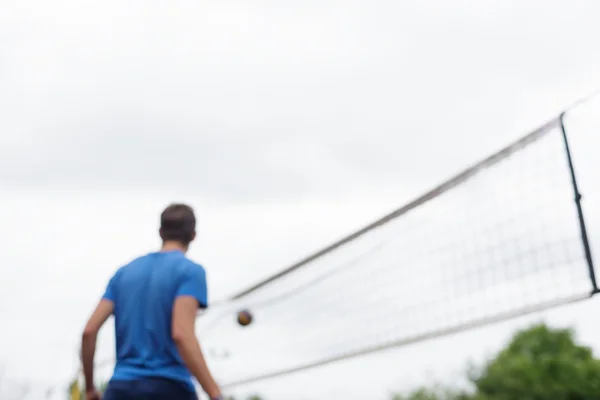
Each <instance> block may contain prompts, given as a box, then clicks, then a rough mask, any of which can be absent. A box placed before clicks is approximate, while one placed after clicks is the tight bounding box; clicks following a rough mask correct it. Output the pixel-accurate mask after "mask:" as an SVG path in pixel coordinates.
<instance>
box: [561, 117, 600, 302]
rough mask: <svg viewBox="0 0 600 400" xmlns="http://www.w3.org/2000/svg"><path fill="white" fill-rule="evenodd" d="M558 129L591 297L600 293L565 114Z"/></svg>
mask: <svg viewBox="0 0 600 400" xmlns="http://www.w3.org/2000/svg"><path fill="white" fill-rule="evenodd" d="M559 119H560V129H561V131H562V136H563V140H564V143H565V151H566V153H567V161H568V162H569V170H570V172H571V181H572V183H573V192H574V193H575V206H576V207H577V215H578V217H579V228H580V229H581V240H582V242H583V250H584V252H585V259H586V261H587V264H588V269H589V273H590V280H591V281H592V295H594V294H596V293H600V290H598V283H597V282H596V272H595V270H594V260H593V259H592V251H591V250H590V242H589V240H588V235H587V229H586V228H585V219H584V218H583V209H582V208H581V193H580V192H579V187H578V186H577V178H576V177H575V168H574V167H573V158H572V157H571V149H570V147H569V140H568V138H567V130H566V129H565V113H564V112H562V113H561V114H560V117H559Z"/></svg>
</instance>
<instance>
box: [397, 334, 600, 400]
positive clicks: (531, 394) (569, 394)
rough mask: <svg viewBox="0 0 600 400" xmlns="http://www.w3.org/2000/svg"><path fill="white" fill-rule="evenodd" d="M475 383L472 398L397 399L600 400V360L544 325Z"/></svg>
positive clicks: (426, 396)
mask: <svg viewBox="0 0 600 400" xmlns="http://www.w3.org/2000/svg"><path fill="white" fill-rule="evenodd" d="M469 380H470V381H471V383H472V385H473V391H472V393H470V394H469V393H457V392H453V391H451V390H447V389H444V388H434V389H426V388H423V389H419V390H416V391H414V392H412V393H410V394H408V395H407V396H400V395H396V396H395V397H393V400H517V399H518V400H600V360H597V359H595V358H594V356H593V353H592V350H591V349H590V348H588V347H585V346H582V345H579V344H577V343H576V342H575V339H574V334H573V332H572V330H569V329H551V328H549V327H548V326H546V325H543V324H542V325H536V326H533V327H531V328H529V329H526V330H523V331H519V332H517V333H516V334H515V335H514V336H513V338H512V340H511V341H510V343H509V344H508V345H507V346H506V348H504V349H503V350H502V351H500V352H499V353H498V354H497V355H496V356H495V357H494V358H493V359H491V360H490V361H489V362H488V363H486V364H485V365H483V366H482V367H481V368H479V371H477V372H475V373H471V374H470V377H469Z"/></svg>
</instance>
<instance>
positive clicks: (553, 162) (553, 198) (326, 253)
mask: <svg viewBox="0 0 600 400" xmlns="http://www.w3.org/2000/svg"><path fill="white" fill-rule="evenodd" d="M562 122H563V115H562V114H561V115H560V116H558V117H557V118H555V119H553V120H551V121H549V122H548V123H546V124H545V125H544V126H542V127H540V128H539V129H537V130H535V131H534V132H532V133H530V134H528V135H527V136H525V137H523V138H522V139H520V140H518V141H516V142H514V143H513V144H511V145H510V146H508V147H506V148H504V149H503V150H501V151H499V152H498V153H496V154H494V155H492V156H490V157H488V158H486V159H484V160H482V161H481V162H480V163H477V164H476V165H474V166H472V167H471V168H469V169H467V170H466V171H464V172H463V173H461V174H459V175H457V176H456V177H454V178H453V179H450V180H449V181H447V182H445V183H443V184H442V185H439V186H438V187H436V188H435V189H433V190H432V191H430V192H428V193H426V194H425V195H423V196H421V197H419V198H418V199H416V200H415V201H413V202H411V203H410V204H408V205H406V206H405V207H402V208H400V209H398V210H396V211H394V212H392V213H391V214H389V215H387V216H385V217H383V218H382V219H380V220H378V221H376V222H374V223H373V224H371V225H369V226H367V227H365V228H364V229H362V230H360V231H358V232H355V233H354V234H352V235H350V236H348V237H346V238H344V239H342V240H340V241H339V242H337V243H334V244H332V245H331V246H328V247H327V248H325V249H323V250H322V251H320V252H317V253H315V254H313V255H311V256H310V257H308V258H307V259H305V260H303V261H300V262H299V263H297V264H295V265H293V266H291V267H290V268H288V269H286V270H283V271H282V272H281V273H279V274H277V275H275V276H273V277H271V278H269V279H267V280H265V281H263V282H260V283H258V284H257V285H254V286H253V287H251V288H249V289H248V290H245V291H243V292H241V293H239V294H238V295H236V296H233V297H232V298H231V299H229V300H228V301H226V302H224V303H221V304H219V305H217V306H216V307H214V308H213V309H211V310H210V311H208V312H207V313H206V314H205V315H203V316H202V317H201V318H200V319H199V323H198V334H199V336H200V337H201V341H202V343H203V347H204V348H205V349H208V352H209V356H211V360H210V362H211V368H212V369H213V370H214V372H215V375H216V376H217V377H218V380H219V381H220V382H222V383H223V384H224V386H225V387H230V388H231V387H235V386H240V385H243V384H246V383H251V382H255V381H259V380H264V379H268V378H274V377H277V376H281V375H285V374H289V373H292V372H298V371H301V370H306V369H310V368H313V367H317V366H321V365H325V364H328V363H332V362H336V361H340V360H344V359H348V358H352V357H357V356H360V355H364V354H368V353H373V352H377V351H383V350H385V349H388V348H391V347H397V346H402V345H408V344H410V343H415V342H418V341H422V340H425V339H431V338H435V337H439V336H443V335H446V334H450V333H454V332H459V331H461V330H466V329H469V328H473V327H476V326H481V325H485V324H489V323H492V322H496V321H501V320H505V319H509V318H513V317H517V316H520V315H525V314H528V313H532V312H536V311H541V310H544V309H547V308H551V307H555V306H557V305H561V304H565V303H569V302H574V301H578V300H582V299H585V298H588V297H590V296H591V294H592V293H594V292H595V291H596V290H597V288H596V283H595V278H594V277H593V265H592V259H591V254H590V251H589V244H588V240H587V237H586V231H585V224H584V219H583V214H582V213H580V211H581V207H580V202H579V200H580V198H579V197H578V196H576V193H577V188H576V181H574V177H575V175H574V170H573V168H572V163H571V161H572V159H571V157H570V156H571V154H570V152H569V148H568V142H567V137H566V132H564V129H563V128H564V125H563V123H562ZM574 185H575V186H574ZM574 199H576V201H574ZM316 229H318V227H316ZM241 309H248V310H250V311H251V312H252V313H253V315H254V322H253V324H251V325H250V326H248V327H241V326H239V325H237V323H236V320H235V315H236V312H237V311H238V310H241ZM248 366H252V367H251V368H248Z"/></svg>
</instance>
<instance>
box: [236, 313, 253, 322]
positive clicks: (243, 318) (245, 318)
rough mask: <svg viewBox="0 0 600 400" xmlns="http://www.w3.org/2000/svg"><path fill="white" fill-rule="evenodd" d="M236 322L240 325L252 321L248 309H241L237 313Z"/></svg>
mask: <svg viewBox="0 0 600 400" xmlns="http://www.w3.org/2000/svg"><path fill="white" fill-rule="evenodd" d="M237 322H238V324H240V325H241V326H248V325H250V324H251V323H252V314H251V313H250V311H248V310H242V311H240V312H238V314H237Z"/></svg>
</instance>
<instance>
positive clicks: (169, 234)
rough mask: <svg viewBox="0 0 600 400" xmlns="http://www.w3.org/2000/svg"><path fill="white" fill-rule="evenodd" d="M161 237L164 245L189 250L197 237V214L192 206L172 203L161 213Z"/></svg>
mask: <svg viewBox="0 0 600 400" xmlns="http://www.w3.org/2000/svg"><path fill="white" fill-rule="evenodd" d="M159 233H160V238H161V239H162V241H163V247H173V248H180V249H182V250H184V251H185V250H187V249H188V247H189V245H190V243H191V242H192V241H193V240H194V239H195V238H196V216H195V215H194V210H193V209H192V207H190V206H188V205H185V204H171V205H170V206H168V207H167V208H165V210H164V211H163V212H162V214H161V215H160V230H159Z"/></svg>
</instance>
